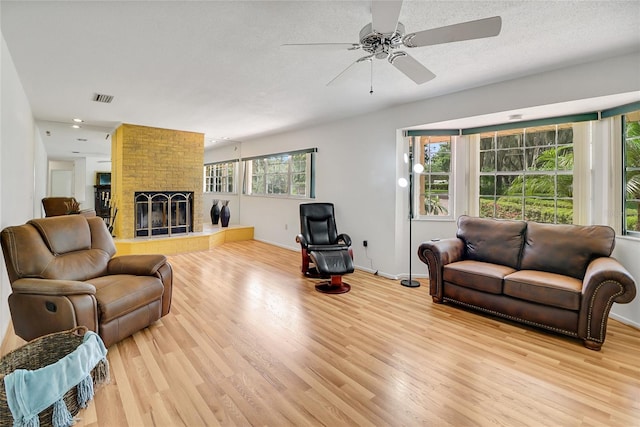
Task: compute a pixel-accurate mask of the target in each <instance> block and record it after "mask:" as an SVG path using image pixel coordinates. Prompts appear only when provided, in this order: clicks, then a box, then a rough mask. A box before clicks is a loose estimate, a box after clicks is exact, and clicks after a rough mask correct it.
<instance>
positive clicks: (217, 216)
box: [211, 199, 220, 225]
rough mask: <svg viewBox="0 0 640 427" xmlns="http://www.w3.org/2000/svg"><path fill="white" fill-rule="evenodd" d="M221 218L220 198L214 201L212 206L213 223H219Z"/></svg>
mask: <svg viewBox="0 0 640 427" xmlns="http://www.w3.org/2000/svg"><path fill="white" fill-rule="evenodd" d="M219 219H220V208H219V207H218V199H215V200H214V201H213V206H211V224H213V225H218V220H219Z"/></svg>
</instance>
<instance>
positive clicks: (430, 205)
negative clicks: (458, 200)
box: [412, 136, 453, 217]
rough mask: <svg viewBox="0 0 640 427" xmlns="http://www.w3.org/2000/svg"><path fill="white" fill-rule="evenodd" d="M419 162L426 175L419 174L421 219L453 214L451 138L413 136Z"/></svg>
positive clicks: (418, 195) (418, 188)
mask: <svg viewBox="0 0 640 427" xmlns="http://www.w3.org/2000/svg"><path fill="white" fill-rule="evenodd" d="M412 146H413V147H415V150H416V151H415V153H416V163H422V166H424V172H422V173H420V174H418V178H419V179H418V185H417V188H416V189H417V193H418V194H417V199H418V205H417V206H418V214H419V215H420V216H444V217H448V216H451V215H452V214H453V209H452V206H451V203H452V200H453V198H452V194H451V193H452V185H451V176H452V175H451V165H452V162H451V137H450V136H419V137H414V139H413V142H412Z"/></svg>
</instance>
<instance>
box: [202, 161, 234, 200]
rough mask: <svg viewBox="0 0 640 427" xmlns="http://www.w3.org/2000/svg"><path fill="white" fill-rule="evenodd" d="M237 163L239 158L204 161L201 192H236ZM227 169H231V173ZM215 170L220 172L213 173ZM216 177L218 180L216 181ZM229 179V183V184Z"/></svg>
mask: <svg viewBox="0 0 640 427" xmlns="http://www.w3.org/2000/svg"><path fill="white" fill-rule="evenodd" d="M238 164H239V159H233V160H225V161H221V162H212V163H205V164H204V167H203V183H202V185H203V192H204V193H206V194H238ZM229 169H231V173H229ZM216 171H219V172H221V174H220V175H215V172H216ZM225 172H226V173H225ZM218 179H219V180H220V182H218V183H216V180H218ZM229 179H231V185H229ZM216 185H218V186H219V187H216ZM224 188H226V189H224Z"/></svg>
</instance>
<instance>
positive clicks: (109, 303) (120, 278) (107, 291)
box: [88, 274, 164, 323]
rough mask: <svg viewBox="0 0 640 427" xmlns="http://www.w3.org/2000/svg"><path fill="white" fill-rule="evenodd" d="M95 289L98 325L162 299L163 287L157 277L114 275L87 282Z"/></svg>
mask: <svg viewBox="0 0 640 427" xmlns="http://www.w3.org/2000/svg"><path fill="white" fill-rule="evenodd" d="M88 282H89V283H91V284H92V285H94V286H95V287H96V300H97V302H98V308H99V310H100V319H99V320H100V323H103V322H109V321H110V320H113V319H115V318H117V317H120V316H123V315H125V314H127V313H130V312H132V311H134V310H136V309H138V308H140V307H143V306H145V305H147V304H150V303H151V302H153V301H159V300H160V299H162V292H163V291H164V286H163V285H162V282H161V281H160V279H158V278H157V277H152V276H131V275H127V274H115V275H111V276H103V277H97V278H95V279H92V280H90V281H88Z"/></svg>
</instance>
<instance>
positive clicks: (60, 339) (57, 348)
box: [0, 326, 95, 427]
mask: <svg viewBox="0 0 640 427" xmlns="http://www.w3.org/2000/svg"><path fill="white" fill-rule="evenodd" d="M86 331H87V328H85V327H83V326H81V327H78V328H75V329H71V330H69V331H64V332H56V333H53V334H49V335H45V336H42V337H39V338H36V339H34V340H33V341H29V342H28V343H27V344H25V345H24V346H22V347H20V348H17V349H15V350H13V351H12V352H10V353H8V354H6V355H5V356H4V357H2V359H0V381H1V383H0V426H1V427H4V426H13V416H12V415H11V410H10V409H9V405H8V404H7V394H6V391H5V388H4V377H5V376H6V375H8V374H10V373H11V372H13V371H14V370H16V369H28V370H36V369H39V368H42V367H44V366H48V365H50V364H52V363H55V362H57V361H58V360H60V359H62V358H63V357H65V356H67V355H68V354H70V353H72V352H73V351H74V350H75V349H76V348H77V347H78V346H79V345H80V344H82V342H83V336H84V333H85V332H86ZM92 376H93V377H94V379H95V369H94V370H93V371H92ZM77 395H78V393H77V389H76V387H72V388H71V390H69V391H68V392H67V393H66V394H65V395H64V402H65V403H66V405H67V409H69V412H70V413H71V415H72V416H75V415H76V414H77V413H78V411H79V410H80V405H79V404H78V399H77ZM52 413H53V405H52V406H50V407H48V408H47V409H45V410H44V411H42V412H40V414H38V415H39V418H40V426H41V427H49V426H52V422H51V418H52Z"/></svg>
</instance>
